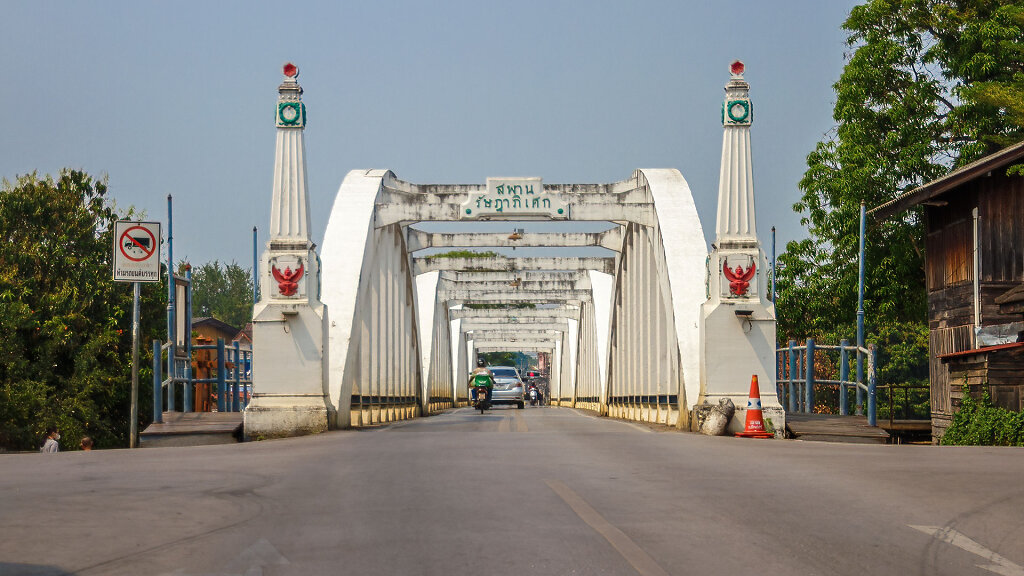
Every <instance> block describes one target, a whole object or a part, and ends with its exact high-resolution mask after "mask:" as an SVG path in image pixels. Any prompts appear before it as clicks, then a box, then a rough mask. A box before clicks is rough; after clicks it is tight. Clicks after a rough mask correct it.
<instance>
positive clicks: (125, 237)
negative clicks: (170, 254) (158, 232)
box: [117, 226, 156, 262]
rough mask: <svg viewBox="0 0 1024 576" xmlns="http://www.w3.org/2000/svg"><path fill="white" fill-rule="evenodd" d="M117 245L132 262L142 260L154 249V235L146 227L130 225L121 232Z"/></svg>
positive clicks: (150, 254) (146, 258)
mask: <svg viewBox="0 0 1024 576" xmlns="http://www.w3.org/2000/svg"><path fill="white" fill-rule="evenodd" d="M117 245H118V248H119V249H120V250H121V254H123V255H124V257H125V258H127V259H129V260H131V261H132V262H142V261H143V260H148V259H149V257H150V256H152V255H153V253H154V252H155V251H156V237H155V236H153V233H152V232H150V231H149V229H148V228H144V227H142V226H132V227H131V228H129V229H127V230H125V231H124V232H122V233H121V237H120V238H118V240H117Z"/></svg>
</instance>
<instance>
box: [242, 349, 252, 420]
mask: <svg viewBox="0 0 1024 576" xmlns="http://www.w3.org/2000/svg"><path fill="white" fill-rule="evenodd" d="M243 354H244V356H245V373H246V374H248V375H249V376H248V378H246V379H245V380H246V384H245V387H246V388H245V398H243V399H242V408H246V407H248V406H249V396H250V395H251V394H252V350H247V351H245V352H243Z"/></svg>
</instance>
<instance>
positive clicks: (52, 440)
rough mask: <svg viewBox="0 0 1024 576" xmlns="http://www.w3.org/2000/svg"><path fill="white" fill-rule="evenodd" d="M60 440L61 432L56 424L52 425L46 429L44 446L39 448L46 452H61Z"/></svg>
mask: <svg viewBox="0 0 1024 576" xmlns="http://www.w3.org/2000/svg"><path fill="white" fill-rule="evenodd" d="M58 440H60V432H59V431H58V430H57V427H56V426H50V427H49V428H47V429H46V442H44V443H43V447H42V448H40V449H39V451H40V452H42V453H44V454H56V453H57V452H60V444H59V443H58V442H57V441H58Z"/></svg>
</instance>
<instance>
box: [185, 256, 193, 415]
mask: <svg viewBox="0 0 1024 576" xmlns="http://www.w3.org/2000/svg"><path fill="white" fill-rule="evenodd" d="M185 279H186V280H187V281H188V283H187V284H186V285H185V326H186V327H187V328H186V329H187V330H188V331H189V334H188V338H185V397H184V400H182V402H184V411H185V412H192V409H193V408H194V404H195V399H194V397H193V393H194V390H193V386H195V384H194V383H193V382H192V266H191V265H186V266H185Z"/></svg>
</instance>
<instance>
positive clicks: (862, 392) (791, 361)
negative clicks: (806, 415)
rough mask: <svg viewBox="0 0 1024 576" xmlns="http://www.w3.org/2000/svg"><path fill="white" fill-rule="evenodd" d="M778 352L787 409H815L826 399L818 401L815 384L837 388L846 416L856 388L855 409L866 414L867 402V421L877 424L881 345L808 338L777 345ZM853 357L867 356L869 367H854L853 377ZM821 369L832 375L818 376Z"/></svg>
mask: <svg viewBox="0 0 1024 576" xmlns="http://www.w3.org/2000/svg"><path fill="white" fill-rule="evenodd" d="M775 354H776V370H777V374H778V377H777V378H776V382H777V386H778V390H777V393H778V396H779V400H780V401H781V402H782V405H783V406H785V407H786V410H787V411H789V412H816V408H823V407H824V406H825V403H823V402H818V400H819V399H818V398H816V394H815V388H816V387H817V388H818V389H819V390H820V389H821V388H831V389H837V391H838V399H837V404H838V410H839V414H841V415H844V416H845V415H848V414H849V413H850V411H849V393H850V390H853V391H854V394H855V395H856V413H857V414H858V415H861V414H863V413H864V405H865V403H866V404H867V418H868V424H869V425H871V426H875V425H877V402H876V396H877V387H878V370H877V368H878V348H877V347H876V346H875V345H874V344H869V345H868V347H867V348H860V347H857V346H851V345H850V343H849V342H848V341H846V340H842V341H841V342H840V343H839V345H838V346H834V345H819V344H817V343H816V342H815V341H814V339H813V338H808V339H807V341H806V343H804V345H802V346H801V345H797V342H796V340H790V341H789V345H788V346H786V347H785V348H778V349H776V351H775ZM851 360H853V361H855V362H856V361H858V360H861V361H863V360H866V364H867V370H866V371H864V370H862V369H857V370H854V374H853V376H852V377H851V374H850V362H851ZM860 366H862V364H861V365H860ZM860 366H858V368H859V367H860ZM819 370H820V371H822V372H823V373H824V372H828V375H829V376H832V377H833V378H831V379H827V378H819V377H818V373H819ZM837 372H838V374H837ZM837 375H838V379H836V378H835V376H837ZM865 397H866V398H865ZM865 400H866V402H865Z"/></svg>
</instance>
